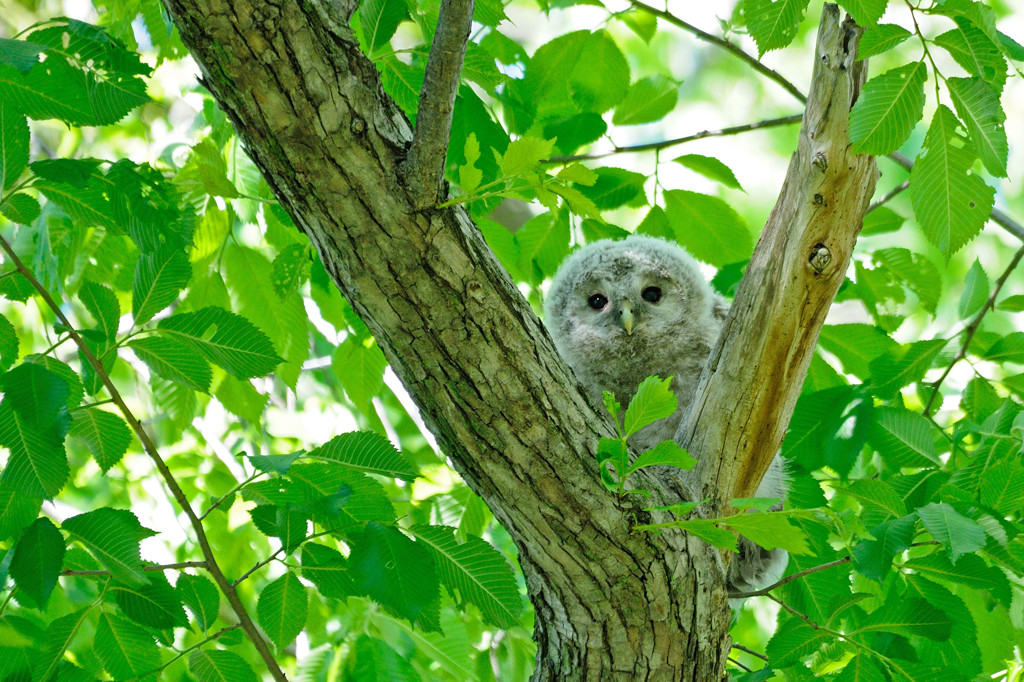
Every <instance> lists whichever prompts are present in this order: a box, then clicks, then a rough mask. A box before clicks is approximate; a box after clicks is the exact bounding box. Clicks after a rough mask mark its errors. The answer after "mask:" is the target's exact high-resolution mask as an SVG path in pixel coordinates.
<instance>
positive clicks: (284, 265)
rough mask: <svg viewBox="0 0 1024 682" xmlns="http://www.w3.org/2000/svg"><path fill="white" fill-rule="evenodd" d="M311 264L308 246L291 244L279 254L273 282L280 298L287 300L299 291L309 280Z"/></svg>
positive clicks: (272, 278) (275, 261)
mask: <svg viewBox="0 0 1024 682" xmlns="http://www.w3.org/2000/svg"><path fill="white" fill-rule="evenodd" d="M310 264H311V260H310V246H309V245H308V244H289V245H288V246H286V247H285V248H284V249H282V250H281V252H280V253H278V254H277V257H276V258H274V273H273V275H272V277H271V282H272V283H273V285H274V291H275V292H276V293H277V297H278V298H280V299H285V298H287V297H288V296H290V295H291V294H293V293H296V292H297V291H298V290H299V287H300V286H301V285H302V283H303V282H304V281H306V280H307V279H308V278H309V266H310Z"/></svg>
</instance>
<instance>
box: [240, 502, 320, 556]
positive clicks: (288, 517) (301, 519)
mask: <svg viewBox="0 0 1024 682" xmlns="http://www.w3.org/2000/svg"><path fill="white" fill-rule="evenodd" d="M249 516H250V517H252V520H253V525H255V526H256V528H257V529H258V530H259V531H260V532H261V533H263V534H264V535H266V536H268V537H274V538H280V540H281V547H282V549H283V550H284V551H285V553H286V554H291V553H292V552H293V551H294V550H295V548H296V547H298V546H299V545H300V544H302V542H303V540H305V539H306V534H307V533H308V531H309V528H308V526H309V514H308V513H306V512H305V511H296V510H292V509H280V508H278V507H275V506H273V505H258V506H256V507H253V508H252V509H250V510H249Z"/></svg>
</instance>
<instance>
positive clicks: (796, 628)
mask: <svg viewBox="0 0 1024 682" xmlns="http://www.w3.org/2000/svg"><path fill="white" fill-rule="evenodd" d="M831 640H832V635H831V634H829V633H827V632H823V631H822V630H821V629H817V628H812V627H811V626H810V625H808V624H807V623H805V622H804V621H802V620H800V619H799V618H795V617H794V618H790V619H788V620H786V621H785V622H783V623H782V625H780V626H779V628H778V629H777V630H776V631H775V634H774V635H772V638H771V639H770V640H768V644H767V646H766V647H765V653H766V654H767V655H768V659H769V660H770V661H771V662H772V667H774V668H785V667H788V666H791V665H793V664H794V663H798V662H799V661H800V659H803V658H806V657H807V656H810V655H811V654H813V653H814V652H815V651H817V650H818V649H820V648H821V645H822V644H824V643H825V642H828V641H831Z"/></svg>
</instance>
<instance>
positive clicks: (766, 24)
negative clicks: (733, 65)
mask: <svg viewBox="0 0 1024 682" xmlns="http://www.w3.org/2000/svg"><path fill="white" fill-rule="evenodd" d="M807 3H808V0H747V2H746V4H745V5H744V11H745V13H746V17H747V30H749V31H750V35H751V36H752V37H753V38H754V42H755V43H757V54H758V57H762V56H764V53H765V52H769V51H771V50H777V49H779V48H781V47H786V46H787V45H789V44H790V43H791V42H793V38H795V37H796V33H797V29H799V28H800V22H801V21H803V19H804V12H805V11H806V10H807Z"/></svg>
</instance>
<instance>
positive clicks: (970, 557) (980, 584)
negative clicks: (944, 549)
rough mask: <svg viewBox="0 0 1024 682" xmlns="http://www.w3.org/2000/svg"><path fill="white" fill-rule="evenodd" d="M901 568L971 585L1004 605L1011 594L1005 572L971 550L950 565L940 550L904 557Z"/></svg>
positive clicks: (946, 580)
mask: <svg viewBox="0 0 1024 682" xmlns="http://www.w3.org/2000/svg"><path fill="white" fill-rule="evenodd" d="M903 568H905V569H910V570H912V571H914V572H915V573H917V574H919V575H923V576H925V577H926V578H930V579H933V580H941V581H944V582H951V583H958V584H960V585H967V586H968V587H973V588H975V589H978V590H981V591H983V592H984V593H985V594H989V595H992V596H993V597H995V598H996V599H997V600H999V602H1000V603H1001V604H1003V605H1004V606H1006V607H1009V606H1010V601H1011V599H1012V594H1011V590H1010V582H1009V580H1007V578H1006V574H1005V573H1003V572H1002V571H1001V570H999V569H998V568H996V567H995V566H989V565H988V564H986V563H985V561H984V559H982V558H981V557H979V556H976V555H974V554H965V555H964V556H962V557H960V558H959V559H958V560H957V562H956V565H953V564H952V563H951V562H950V560H949V559H948V558H947V557H946V556H945V555H944V554H942V553H939V552H936V553H934V554H929V555H928V556H924V557H917V558H913V559H908V560H907V561H905V562H903Z"/></svg>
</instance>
